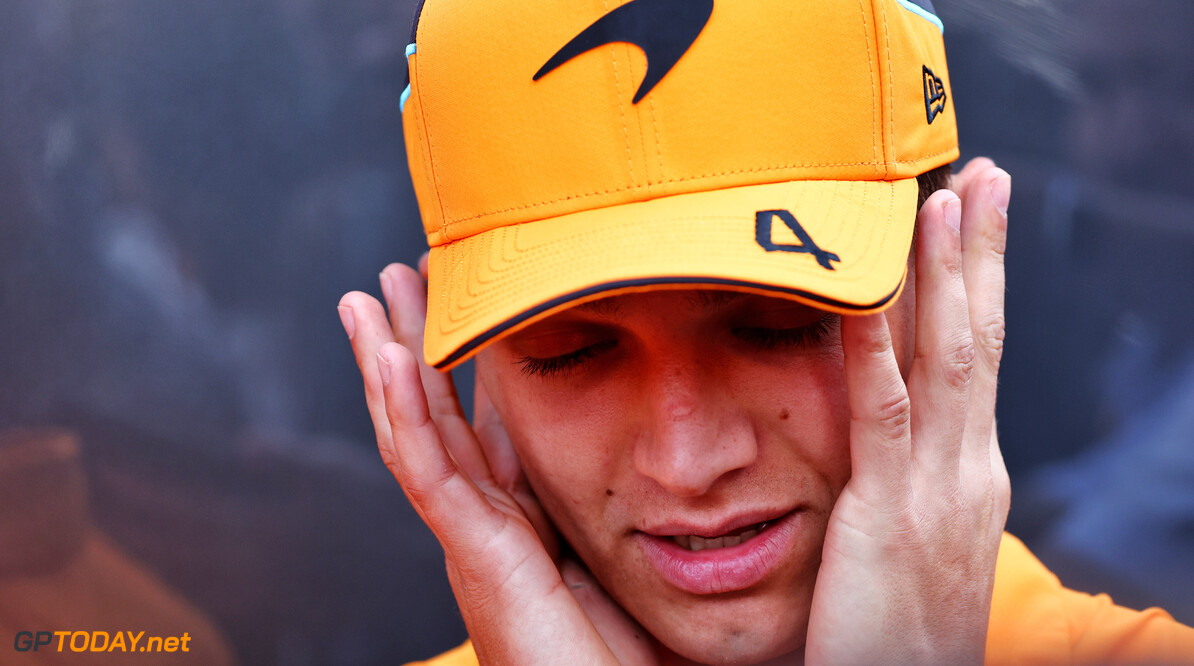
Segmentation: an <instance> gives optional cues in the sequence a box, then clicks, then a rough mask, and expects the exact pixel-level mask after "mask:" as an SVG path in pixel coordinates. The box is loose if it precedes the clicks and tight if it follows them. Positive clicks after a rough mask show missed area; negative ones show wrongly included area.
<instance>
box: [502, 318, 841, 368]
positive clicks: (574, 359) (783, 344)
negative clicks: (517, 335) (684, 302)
mask: <svg viewBox="0 0 1194 666" xmlns="http://www.w3.org/2000/svg"><path fill="white" fill-rule="evenodd" d="M835 321H836V319H835V318H834V317H833V316H832V315H830V316H826V317H822V318H821V319H818V320H817V321H815V322H813V323H812V324H809V325H808V326H801V327H800V328H759V327H749V326H747V327H741V328H735V329H734V334H735V335H737V336H738V337H740V338H742V339H743V340H746V341H747V342H749V343H752V344H754V345H755V346H757V347H759V348H760V349H763V350H766V351H772V350H776V349H786V348H788V347H800V346H807V345H815V344H819V343H821V342H822V341H824V340H825V338H826V337H828V335H829V334H830V332H831V331H832V330H833V324H834V322H835ZM617 346H618V341H617V340H603V341H601V342H598V343H597V344H594V345H589V346H588V347H582V348H580V349H577V350H576V351H574V352H569V353H567V354H562V355H560V356H552V357H549V358H535V357H533V356H523V357H522V358H520V359H519V360H518V365H519V366H520V369H521V370H522V374H524V375H527V376H528V377H561V376H565V375H567V374H569V373H570V372H572V371H573V370H575V369H577V368H578V367H580V366H581V365H584V364H585V363H587V362H588V361H590V360H592V359H594V358H596V357H597V356H599V355H601V354H603V353H605V352H607V351H609V350H611V349H613V348H614V347H617Z"/></svg>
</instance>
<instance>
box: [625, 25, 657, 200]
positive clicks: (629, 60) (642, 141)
mask: <svg viewBox="0 0 1194 666" xmlns="http://www.w3.org/2000/svg"><path fill="white" fill-rule="evenodd" d="M633 64H634V56H633V54H631V53H630V44H626V71H627V72H629V73H630V80H631V81H633V80H634V66H633ZM618 106H623V104H622V100H621V99H620V98H619V100H618ZM635 115H636V118H635V120H637V121H638V123H637V125H638V147H639V149H640V150H641V151H642V152H641V153H639V154H640V155H642V156H643V169H645V170H646V173H645V174H644V175H645V176H646V178H645V179H644V185H645V187H646V188H647V193H648V194H650V192H651V169H650V167H649V166H647V139H646V137H644V136H643V119H642V114H635Z"/></svg>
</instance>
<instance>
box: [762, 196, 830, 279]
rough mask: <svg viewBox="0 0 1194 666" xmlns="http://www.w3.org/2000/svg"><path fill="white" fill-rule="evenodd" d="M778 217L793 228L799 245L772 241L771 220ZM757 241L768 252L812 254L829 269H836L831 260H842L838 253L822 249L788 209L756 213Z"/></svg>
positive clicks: (822, 265)
mask: <svg viewBox="0 0 1194 666" xmlns="http://www.w3.org/2000/svg"><path fill="white" fill-rule="evenodd" d="M776 217H778V218H779V219H781V220H783V223H784V225H786V226H787V227H788V228H789V229H791V230H792V233H793V234H795V235H796V239H797V240H799V241H800V244H799V245H781V244H779V243H775V242H772V240H771V222H772V220H773V219H774V218H776ZM755 242H756V243H758V244H759V246H760V247H762V248H763V249H764V250H767V251H768V252H800V253H803V254H811V255H813V256H814V257H816V258H817V263H818V264H821V267H822V268H825V269H828V270H834V268H833V266H832V265H831V264H830V263H829V262H831V261H841V259H840V258H838V256H837V255H836V254H834V253H832V252H826V251H825V250H822V249H821V248H820V247H819V246H818V245H817V244H816V243H815V242H813V237H812V236H809V235H808V232H807V231H805V230H804V227H802V226H800V223H799V222H797V221H796V216H795V215H792V213H790V212H788V211H786V210H761V211H759V212H757V213H755Z"/></svg>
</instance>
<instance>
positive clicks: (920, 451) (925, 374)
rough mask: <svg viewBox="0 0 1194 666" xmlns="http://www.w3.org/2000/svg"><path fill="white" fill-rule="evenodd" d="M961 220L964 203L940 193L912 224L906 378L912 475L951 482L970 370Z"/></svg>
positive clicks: (971, 352) (970, 342)
mask: <svg viewBox="0 0 1194 666" xmlns="http://www.w3.org/2000/svg"><path fill="white" fill-rule="evenodd" d="M961 218H962V202H961V200H959V199H958V197H957V195H955V194H954V193H953V192H950V191H948V190H941V191H938V192H936V193H934V194H933V195H932V196H931V197H929V199H928V201H926V202H925V205H924V206H923V207H921V210H920V215H919V216H918V219H917V235H916V343H915V345H916V346H915V354H914V357H913V361H912V373H911V375H910V376H909V378H908V394H909V396H910V397H911V399H912V441H913V447H912V459H913V466H914V469H915V470H917V471H922V472H927V473H929V474H931V475H933V476H934V477H935V478H938V479H941V480H948V479H953V480H954V481H955V482H956V481H957V480H958V474H957V470H958V463H959V459H960V456H961V450H962V436H963V433H964V427H965V424H966V404H967V397H968V392H969V387H970V380H971V375H972V373H973V369H974V341H973V337H972V336H971V333H970V316H969V311H968V308H967V303H966V285H965V284H964V283H963V279H962V239H961V233H960V226H961Z"/></svg>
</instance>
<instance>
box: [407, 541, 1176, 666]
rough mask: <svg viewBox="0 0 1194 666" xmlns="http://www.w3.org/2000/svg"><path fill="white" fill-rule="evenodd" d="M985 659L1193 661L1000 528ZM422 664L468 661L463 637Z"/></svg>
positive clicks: (1142, 615)
mask: <svg viewBox="0 0 1194 666" xmlns="http://www.w3.org/2000/svg"><path fill="white" fill-rule="evenodd" d="M986 662H987V663H988V664H1125V663H1130V664H1139V663H1162V664H1194V629H1191V628H1190V627H1187V626H1185V625H1182V624H1178V623H1177V622H1175V621H1174V620H1173V618H1172V617H1170V616H1169V614H1168V613H1166V612H1165V611H1163V610H1161V609H1159V608H1150V609H1148V610H1145V611H1134V610H1129V609H1127V608H1124V607H1122V606H1116V605H1115V604H1113V603H1112V602H1111V598H1110V597H1108V596H1107V595H1105V594H1099V595H1095V596H1091V595H1089V594H1084V593H1082V592H1075V591H1074V590H1069V589H1066V588H1064V587H1062V585H1061V582H1060V581H1059V580H1057V576H1054V575H1053V573H1052V572H1050V571H1049V570H1048V569H1046V568H1045V565H1043V564H1041V562H1040V560H1038V559H1036V557H1035V556H1034V555H1033V554H1032V553H1031V552H1029V551H1028V548H1026V547H1025V546H1024V544H1023V543H1021V542H1020V540H1019V539H1017V538H1016V537H1014V536H1012V535H1010V534H1007V533H1004V535H1003V543H1002V544H1000V547H999V561H998V563H997V564H996V565H995V593H994V596H993V597H992V599H991V624H990V626H989V628H988V631H987V658H986ZM420 663H423V664H427V665H428V666H474V665H475V664H477V655H476V653H474V652H473V648H472V645H471V644H470V643H467V642H466V643H465V644H464V645H461V646H460V647H458V648H456V649H454V650H451V651H449V652H445V653H444V654H442V655H440V656H438V657H436V658H435V659H432V660H430V661H427V662H420Z"/></svg>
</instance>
